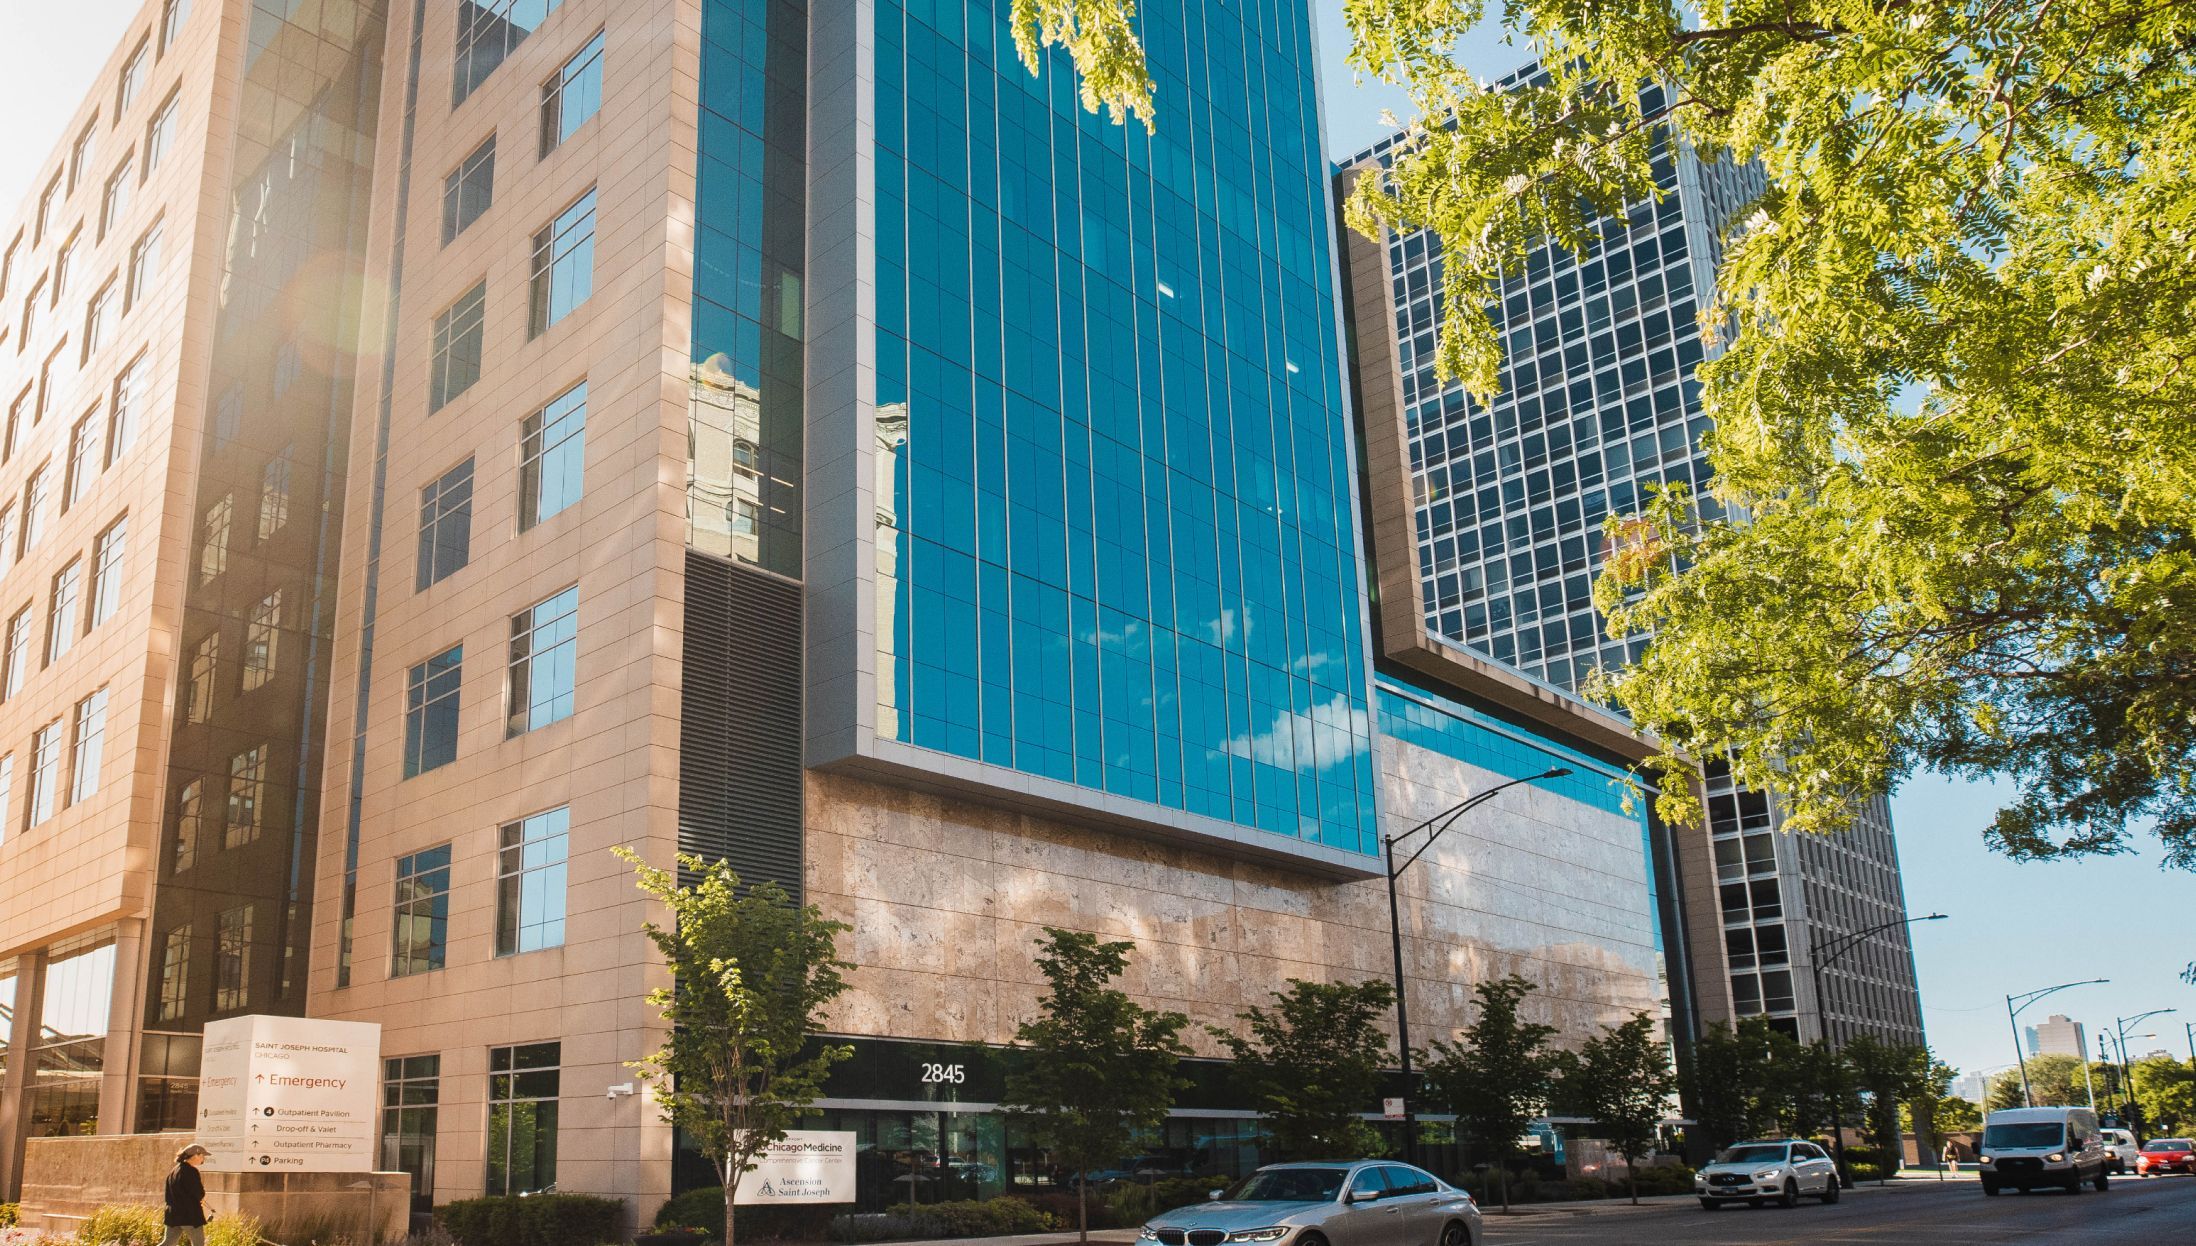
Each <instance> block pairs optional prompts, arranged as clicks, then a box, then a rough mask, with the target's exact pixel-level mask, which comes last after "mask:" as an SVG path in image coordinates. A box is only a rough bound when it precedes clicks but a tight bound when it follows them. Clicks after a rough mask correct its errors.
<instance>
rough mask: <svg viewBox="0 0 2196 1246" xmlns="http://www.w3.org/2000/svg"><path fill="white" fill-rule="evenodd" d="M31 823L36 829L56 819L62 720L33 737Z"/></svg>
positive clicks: (54, 722) (59, 790)
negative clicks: (52, 818)
mask: <svg viewBox="0 0 2196 1246" xmlns="http://www.w3.org/2000/svg"><path fill="white" fill-rule="evenodd" d="M30 770H31V773H30V781H31V783H30V810H29V822H30V825H32V826H37V825H38V824H39V823H41V822H44V821H45V820H46V819H48V818H50V817H52V816H53V811H54V809H55V807H56V806H57V805H58V804H59V802H60V797H61V720H60V719H58V718H56V719H54V720H53V721H52V722H50V723H47V724H46V725H45V726H43V727H40V728H39V729H38V731H37V733H36V734H34V735H33V736H31V761H30Z"/></svg>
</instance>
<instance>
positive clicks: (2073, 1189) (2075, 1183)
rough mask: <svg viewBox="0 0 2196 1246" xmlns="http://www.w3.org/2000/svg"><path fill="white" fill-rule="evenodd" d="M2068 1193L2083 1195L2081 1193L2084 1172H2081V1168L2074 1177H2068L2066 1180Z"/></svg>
mask: <svg viewBox="0 0 2196 1246" xmlns="http://www.w3.org/2000/svg"><path fill="white" fill-rule="evenodd" d="M2066 1192H2067V1193H2069V1194H2079V1193H2081V1192H2082V1170H2081V1169H2079V1168H2077V1169H2075V1170H2074V1175H2073V1176H2071V1177H2068V1178H2067V1179H2066Z"/></svg>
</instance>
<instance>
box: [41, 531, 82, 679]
mask: <svg viewBox="0 0 2196 1246" xmlns="http://www.w3.org/2000/svg"><path fill="white" fill-rule="evenodd" d="M83 591H84V560H83V559H81V558H71V559H69V561H68V565H66V566H64V567H62V568H61V569H60V570H59V571H56V572H55V573H54V576H53V596H52V597H51V598H49V599H48V600H47V608H46V665H48V666H51V665H52V664H53V663H54V662H56V661H58V660H59V659H60V658H61V656H62V655H64V654H66V653H67V652H68V651H69V650H71V649H73V648H75V647H76V637H77V630H78V629H77V610H78V607H79V606H81V605H82V602H83V599H82V593H83Z"/></svg>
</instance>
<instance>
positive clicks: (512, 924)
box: [496, 808, 572, 956]
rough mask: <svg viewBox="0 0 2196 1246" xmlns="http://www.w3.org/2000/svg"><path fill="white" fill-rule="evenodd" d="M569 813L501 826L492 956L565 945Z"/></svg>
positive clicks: (542, 815)
mask: <svg viewBox="0 0 2196 1246" xmlns="http://www.w3.org/2000/svg"><path fill="white" fill-rule="evenodd" d="M571 820H572V818H571V811H570V810H569V809H564V808H558V809H551V810H548V811H547V812H545V813H537V814H533V815H531V816H529V817H525V818H521V819H519V820H518V821H516V822H506V823H504V824H503V827H502V830H501V832H500V835H501V840H502V842H501V845H500V847H499V849H498V855H497V859H496V955H498V956H510V955H513V954H516V953H519V952H532V951H537V950H539V949H541V948H545V947H557V946H559V945H561V944H562V943H563V942H564V859H565V851H566V849H565V843H566V836H567V832H568V831H569V829H570V825H571Z"/></svg>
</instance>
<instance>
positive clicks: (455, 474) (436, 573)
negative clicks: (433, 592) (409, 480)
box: [413, 459, 473, 588]
mask: <svg viewBox="0 0 2196 1246" xmlns="http://www.w3.org/2000/svg"><path fill="white" fill-rule="evenodd" d="M472 543H473V460H471V459H467V460H465V461H464V462H463V463H460V464H458V465H457V466H456V467H453V468H451V469H450V470H449V471H446V472H444V473H443V474H442V475H441V476H440V477H438V478H437V479H435V480H434V481H433V482H431V483H430V484H428V486H427V487H426V488H424V489H421V490H420V491H419V572H418V576H417V578H416V580H415V581H414V584H413V587H414V588H426V587H428V586H429V585H431V584H435V583H438V582H439V581H441V580H442V579H443V578H444V577H446V576H449V575H451V574H453V573H455V572H456V571H457V570H458V569H459V568H461V567H463V566H464V565H465V564H466V561H467V560H468V559H469V558H470V557H471V556H472Z"/></svg>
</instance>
